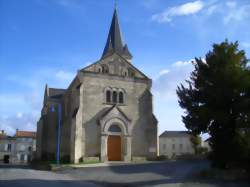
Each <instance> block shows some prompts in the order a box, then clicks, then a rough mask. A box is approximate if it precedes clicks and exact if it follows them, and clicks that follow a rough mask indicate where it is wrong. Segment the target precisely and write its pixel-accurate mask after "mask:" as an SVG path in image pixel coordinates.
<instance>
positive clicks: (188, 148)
mask: <svg viewBox="0 0 250 187" xmlns="http://www.w3.org/2000/svg"><path fill="white" fill-rule="evenodd" d="M191 136H192V135H191V134H190V133H189V132H188V131H165V132H163V133H162V134H161V135H160V137H159V153H160V155H165V156H168V157H169V158H171V157H174V156H180V155H186V154H194V153H195V152H194V148H193V145H192V142H191V140H190V138H191Z"/></svg>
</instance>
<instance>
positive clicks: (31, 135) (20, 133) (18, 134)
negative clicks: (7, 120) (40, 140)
mask: <svg viewBox="0 0 250 187" xmlns="http://www.w3.org/2000/svg"><path fill="white" fill-rule="evenodd" d="M15 137H17V138H23V137H26V138H36V132H32V131H16V134H15Z"/></svg>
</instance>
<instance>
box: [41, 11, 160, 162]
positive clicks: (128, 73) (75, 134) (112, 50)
mask: <svg viewBox="0 0 250 187" xmlns="http://www.w3.org/2000/svg"><path fill="white" fill-rule="evenodd" d="M151 86H152V80H151V79H150V78H148V77H147V76H146V75H145V74H143V73H142V72H141V71H139V70H138V69H137V68H136V67H134V66H133V64H132V55H131V53H130V52H129V49H128V46H127V45H126V44H124V43H123V41H122V37H121V31H120V26H119V22H118V15H117V10H116V9H115V10H114V14H113V18H112V22H111V27H110V30H109V34H108V39H107V42H106V46H105V48H104V51H103V54H102V57H101V58H100V60H98V61H97V62H95V63H93V64H91V65H89V66H87V67H85V68H83V69H81V70H79V71H78V72H77V75H76V76H75V78H74V79H73V81H72V82H71V84H70V85H69V87H68V88H67V89H56V88H49V87H48V86H47V85H46V88H45V93H44V102H43V108H42V112H41V118H40V119H39V121H38V123H37V157H38V158H40V159H46V160H55V157H56V150H57V145H58V139H57V137H58V132H59V130H60V134H59V135H60V136H59V137H60V158H61V159H64V160H70V161H71V162H73V163H78V162H79V161H81V160H87V159H89V158H93V157H94V158H99V159H100V160H101V161H130V160H132V159H141V158H145V159H146V158H154V157H156V156H157V153H158V140H157V119H156V118H155V116H154V114H153V106H152V94H151V91H150V90H151ZM59 123H60V124H61V125H60V129H59V125H58V124H59Z"/></svg>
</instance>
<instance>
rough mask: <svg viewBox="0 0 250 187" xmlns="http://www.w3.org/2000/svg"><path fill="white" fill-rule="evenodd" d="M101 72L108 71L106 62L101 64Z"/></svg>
mask: <svg viewBox="0 0 250 187" xmlns="http://www.w3.org/2000/svg"><path fill="white" fill-rule="evenodd" d="M102 73H109V68H108V66H107V65H106V64H103V65H102Z"/></svg>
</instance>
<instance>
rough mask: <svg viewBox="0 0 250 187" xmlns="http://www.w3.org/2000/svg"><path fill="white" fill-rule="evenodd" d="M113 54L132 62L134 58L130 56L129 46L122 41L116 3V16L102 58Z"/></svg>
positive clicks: (114, 15)
mask: <svg viewBox="0 0 250 187" xmlns="http://www.w3.org/2000/svg"><path fill="white" fill-rule="evenodd" d="M113 52H116V53H118V54H120V55H121V56H123V57H124V58H126V59H127V60H131V58H132V55H131V54H130V52H129V50H128V47H127V45H126V44H124V43H123V40H122V34H121V30H120V25H119V21H118V14H117V4H116V1H115V9H114V14H113V18H112V22H111V26H110V29H109V34H108V38H107V42H106V45H105V48H104V51H103V54H102V58H103V57H105V56H107V55H109V54H111V53H113Z"/></svg>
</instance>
